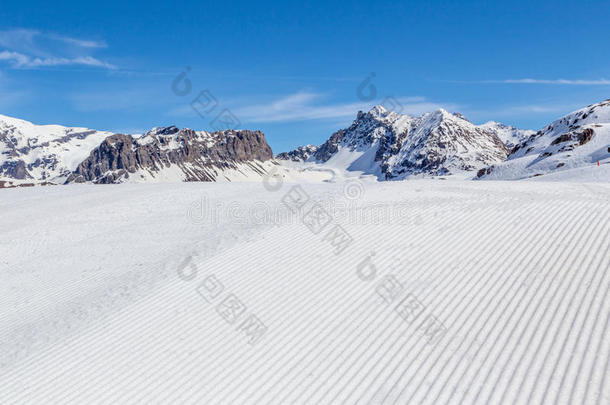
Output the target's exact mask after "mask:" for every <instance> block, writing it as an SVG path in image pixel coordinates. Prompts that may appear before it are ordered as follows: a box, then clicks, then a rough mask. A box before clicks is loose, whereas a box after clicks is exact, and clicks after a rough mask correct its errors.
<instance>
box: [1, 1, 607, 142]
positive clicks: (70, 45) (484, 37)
mask: <svg viewBox="0 0 610 405" xmlns="http://www.w3.org/2000/svg"><path fill="white" fill-rule="evenodd" d="M327 3H328V2H325V1H319V2H303V1H298V2H291V1H282V2H279V1H278V2H266V1H259V2H246V1H235V2H228V1H215V2H207V1H196V2H194V1H193V2H178V1H172V2H160V1H146V2H144V1H142V2H140V1H124V0H123V1H120V2H113V1H106V2H104V5H103V6H102V5H101V3H100V5H96V4H94V3H92V2H83V1H64V2H61V3H60V2H55V3H53V4H52V5H51V3H49V2H46V1H45V2H42V1H41V2H36V1H30V2H27V3H25V2H17V1H12V0H9V1H4V2H3V4H2V7H1V8H0V94H2V97H0V114H4V115H10V116H15V117H19V118H23V119H27V120H29V121H33V122H35V123H41V124H46V123H58V124H62V125H69V126H86V127H90V128H95V129H105V130H112V131H121V132H139V131H144V130H147V129H150V128H151V127H153V126H161V125H171V124H175V125H177V126H180V127H189V128H194V129H207V130H210V129H212V128H214V127H216V126H219V125H222V124H219V122H221V120H216V121H214V119H215V118H216V117H217V116H218V115H219V114H221V118H222V117H227V114H229V115H228V116H229V117H234V119H236V120H238V121H239V126H240V127H241V128H248V129H260V130H262V131H264V132H265V134H266V135H267V139H268V141H269V143H270V144H271V146H272V148H273V149H274V151H275V152H280V151H283V150H287V149H290V148H293V147H295V146H297V145H300V144H305V143H314V144H318V143H321V142H322V141H324V140H325V139H326V138H328V136H329V135H330V134H331V133H332V132H334V131H335V130H337V129H339V128H341V127H345V126H347V125H349V124H350V122H351V121H352V120H353V119H354V118H355V115H356V113H357V111H358V110H359V109H368V108H370V106H372V105H374V104H379V103H381V102H382V101H383V100H386V99H387V98H388V97H391V98H390V99H389V100H393V101H394V102H399V103H400V106H401V107H400V108H401V109H402V111H403V112H405V113H411V114H419V113H422V112H425V111H429V110H432V109H435V108H438V107H444V108H446V109H448V110H450V111H459V112H462V113H463V114H464V115H466V116H467V117H468V118H469V119H471V120H472V121H473V122H475V123H482V122H485V121H487V120H491V119H493V120H496V121H501V122H505V123H508V124H512V125H517V126H520V127H524V128H532V129H539V128H540V127H542V126H544V125H545V124H546V123H548V122H550V121H552V120H554V119H556V118H558V117H559V116H561V115H563V114H565V113H568V112H570V111H572V110H574V109H577V108H580V107H584V106H585V105H588V104H591V103H594V102H598V101H601V100H604V99H608V98H610V71H609V70H610V41H609V38H610V35H609V34H610V30H609V29H608V21H610V3H608V2H602V1H597V2H583V1H580V2H564V1H524V2H521V1H511V2H507V1H497V2H482V1H481V2H473V1H459V2H457V1H451V2H450V1H425V2H417V3H415V2H391V1H384V2H349V3H348V2H334V3H332V4H327ZM182 72H184V73H186V75H185V78H186V79H188V83H190V91H188V92H187V91H186V90H189V89H188V88H185V87H184V86H185V84H186V81H184V80H179V81H177V86H176V89H177V91H174V90H172V83H173V82H174V80H175V79H177V77H178V75H180V74H181V73H182ZM367 80H368V81H367ZM370 85H372V86H373V87H372V88H373V89H374V94H372V93H371V87H370ZM359 87H361V88H362V91H360V92H359V91H358V88H359ZM185 93H186V94H185ZM386 103H387V101H386ZM193 105H194V106H195V107H196V108H197V109H198V110H199V113H197V112H195V110H194V108H193ZM227 111H228V112H229V113H227ZM224 121H225V122H227V121H226V120H224Z"/></svg>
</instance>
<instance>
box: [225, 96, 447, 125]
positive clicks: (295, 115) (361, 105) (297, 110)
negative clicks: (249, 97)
mask: <svg viewBox="0 0 610 405" xmlns="http://www.w3.org/2000/svg"><path fill="white" fill-rule="evenodd" d="M324 98H325V95H324V94H320V93H313V92H307V91H301V92H297V93H294V94H290V95H287V96H284V97H280V98H278V99H276V100H272V101H270V102H267V103H258V104H253V105H246V106H241V107H237V108H235V109H233V112H234V113H235V115H236V116H237V117H239V119H240V120H243V121H245V122H290V121H310V120H326V119H338V118H347V117H353V116H354V115H355V113H356V112H357V111H359V110H369V109H370V108H371V107H373V105H375V104H380V103H382V101H383V100H378V101H377V102H376V103H375V102H371V103H366V102H353V103H323V102H322V101H323V100H324ZM394 100H396V101H398V102H399V104H400V112H402V113H404V114H422V113H424V112H428V111H431V110H435V109H438V108H440V107H443V108H447V109H455V108H456V107H457V106H456V105H455V104H448V103H435V102H431V101H428V100H426V99H425V98H424V97H396V98H394Z"/></svg>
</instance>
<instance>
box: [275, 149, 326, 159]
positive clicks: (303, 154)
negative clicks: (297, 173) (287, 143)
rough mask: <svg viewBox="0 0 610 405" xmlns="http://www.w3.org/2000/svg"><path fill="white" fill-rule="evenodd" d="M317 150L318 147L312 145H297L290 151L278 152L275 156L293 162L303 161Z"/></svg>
mask: <svg viewBox="0 0 610 405" xmlns="http://www.w3.org/2000/svg"><path fill="white" fill-rule="evenodd" d="M317 150H318V147H317V146H314V145H305V146H299V147H298V148H296V149H295V150H291V151H290V152H282V153H279V154H278V155H277V156H276V157H275V158H276V159H280V160H291V161H293V162H305V161H307V160H308V159H309V158H310V157H311V156H312V155H313V154H314V153H316V151H317Z"/></svg>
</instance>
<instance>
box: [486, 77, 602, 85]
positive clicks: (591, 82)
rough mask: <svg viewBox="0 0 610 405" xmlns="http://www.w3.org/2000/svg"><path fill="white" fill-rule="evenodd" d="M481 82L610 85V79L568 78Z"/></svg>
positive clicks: (487, 81) (490, 81) (489, 81)
mask: <svg viewBox="0 0 610 405" xmlns="http://www.w3.org/2000/svg"><path fill="white" fill-rule="evenodd" d="M480 83H514V84H567V85H578V86H607V85H610V80H607V79H598V80H580V79H578V80H567V79H555V80H549V79H505V80H484V81H481V82H480Z"/></svg>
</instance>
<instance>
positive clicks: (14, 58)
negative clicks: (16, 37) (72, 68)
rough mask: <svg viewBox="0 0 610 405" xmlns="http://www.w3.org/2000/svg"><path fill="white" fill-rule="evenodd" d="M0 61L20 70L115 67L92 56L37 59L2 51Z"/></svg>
mask: <svg viewBox="0 0 610 405" xmlns="http://www.w3.org/2000/svg"><path fill="white" fill-rule="evenodd" d="M0 60H3V61H8V62H11V63H12V64H13V67H16V68H21V67H28V68H35V67H41V66H66V65H84V66H96V67H103V68H107V69H116V66H114V65H111V64H110V63H107V62H103V61H101V60H99V59H96V58H94V57H92V56H79V57H76V58H62V57H50V58H39V57H32V56H28V55H24V54H22V53H19V52H10V51H2V52H0Z"/></svg>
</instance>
